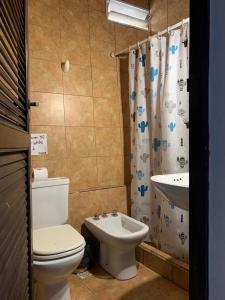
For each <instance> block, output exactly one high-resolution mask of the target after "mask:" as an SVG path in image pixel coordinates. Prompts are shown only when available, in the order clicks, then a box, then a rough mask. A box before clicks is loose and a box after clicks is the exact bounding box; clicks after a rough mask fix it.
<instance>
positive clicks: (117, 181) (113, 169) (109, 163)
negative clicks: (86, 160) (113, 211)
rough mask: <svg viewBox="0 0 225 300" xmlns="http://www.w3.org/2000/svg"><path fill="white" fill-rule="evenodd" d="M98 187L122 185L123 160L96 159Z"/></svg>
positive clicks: (119, 157)
mask: <svg viewBox="0 0 225 300" xmlns="http://www.w3.org/2000/svg"><path fill="white" fill-rule="evenodd" d="M97 162H98V184H99V186H116V185H121V184H123V159H122V157H121V156H112V157H98V158H97Z"/></svg>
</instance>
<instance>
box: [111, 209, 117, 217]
mask: <svg viewBox="0 0 225 300" xmlns="http://www.w3.org/2000/svg"><path fill="white" fill-rule="evenodd" d="M112 216H113V217H117V216H118V213H117V211H116V210H115V209H114V210H113V211H112Z"/></svg>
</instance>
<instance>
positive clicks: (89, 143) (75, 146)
mask: <svg viewBox="0 0 225 300" xmlns="http://www.w3.org/2000/svg"><path fill="white" fill-rule="evenodd" d="M66 141H67V152H68V155H69V156H71V157H76V156H77V157H87V156H95V155H96V151H95V132H94V128H92V127H66Z"/></svg>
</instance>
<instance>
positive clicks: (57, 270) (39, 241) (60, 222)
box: [32, 178, 85, 300]
mask: <svg viewBox="0 0 225 300" xmlns="http://www.w3.org/2000/svg"><path fill="white" fill-rule="evenodd" d="M68 192H69V179H68V178H46V179H45V180H40V181H36V182H32V221H33V273H34V280H35V284H34V299H35V300H70V299H71V296H70V288H69V285H68V276H69V275H70V274H71V273H72V272H73V271H74V270H75V269H76V268H77V267H78V265H79V264H80V262H81V260H82V257H83V255H84V248H85V240H84V238H83V237H82V236H81V235H80V233H79V232H77V231H76V230H75V229H74V228H73V227H72V226H70V225H69V224H66V222H67V219H68Z"/></svg>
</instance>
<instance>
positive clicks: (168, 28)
mask: <svg viewBox="0 0 225 300" xmlns="http://www.w3.org/2000/svg"><path fill="white" fill-rule="evenodd" d="M167 33H168V35H170V26H168V27H167Z"/></svg>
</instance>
